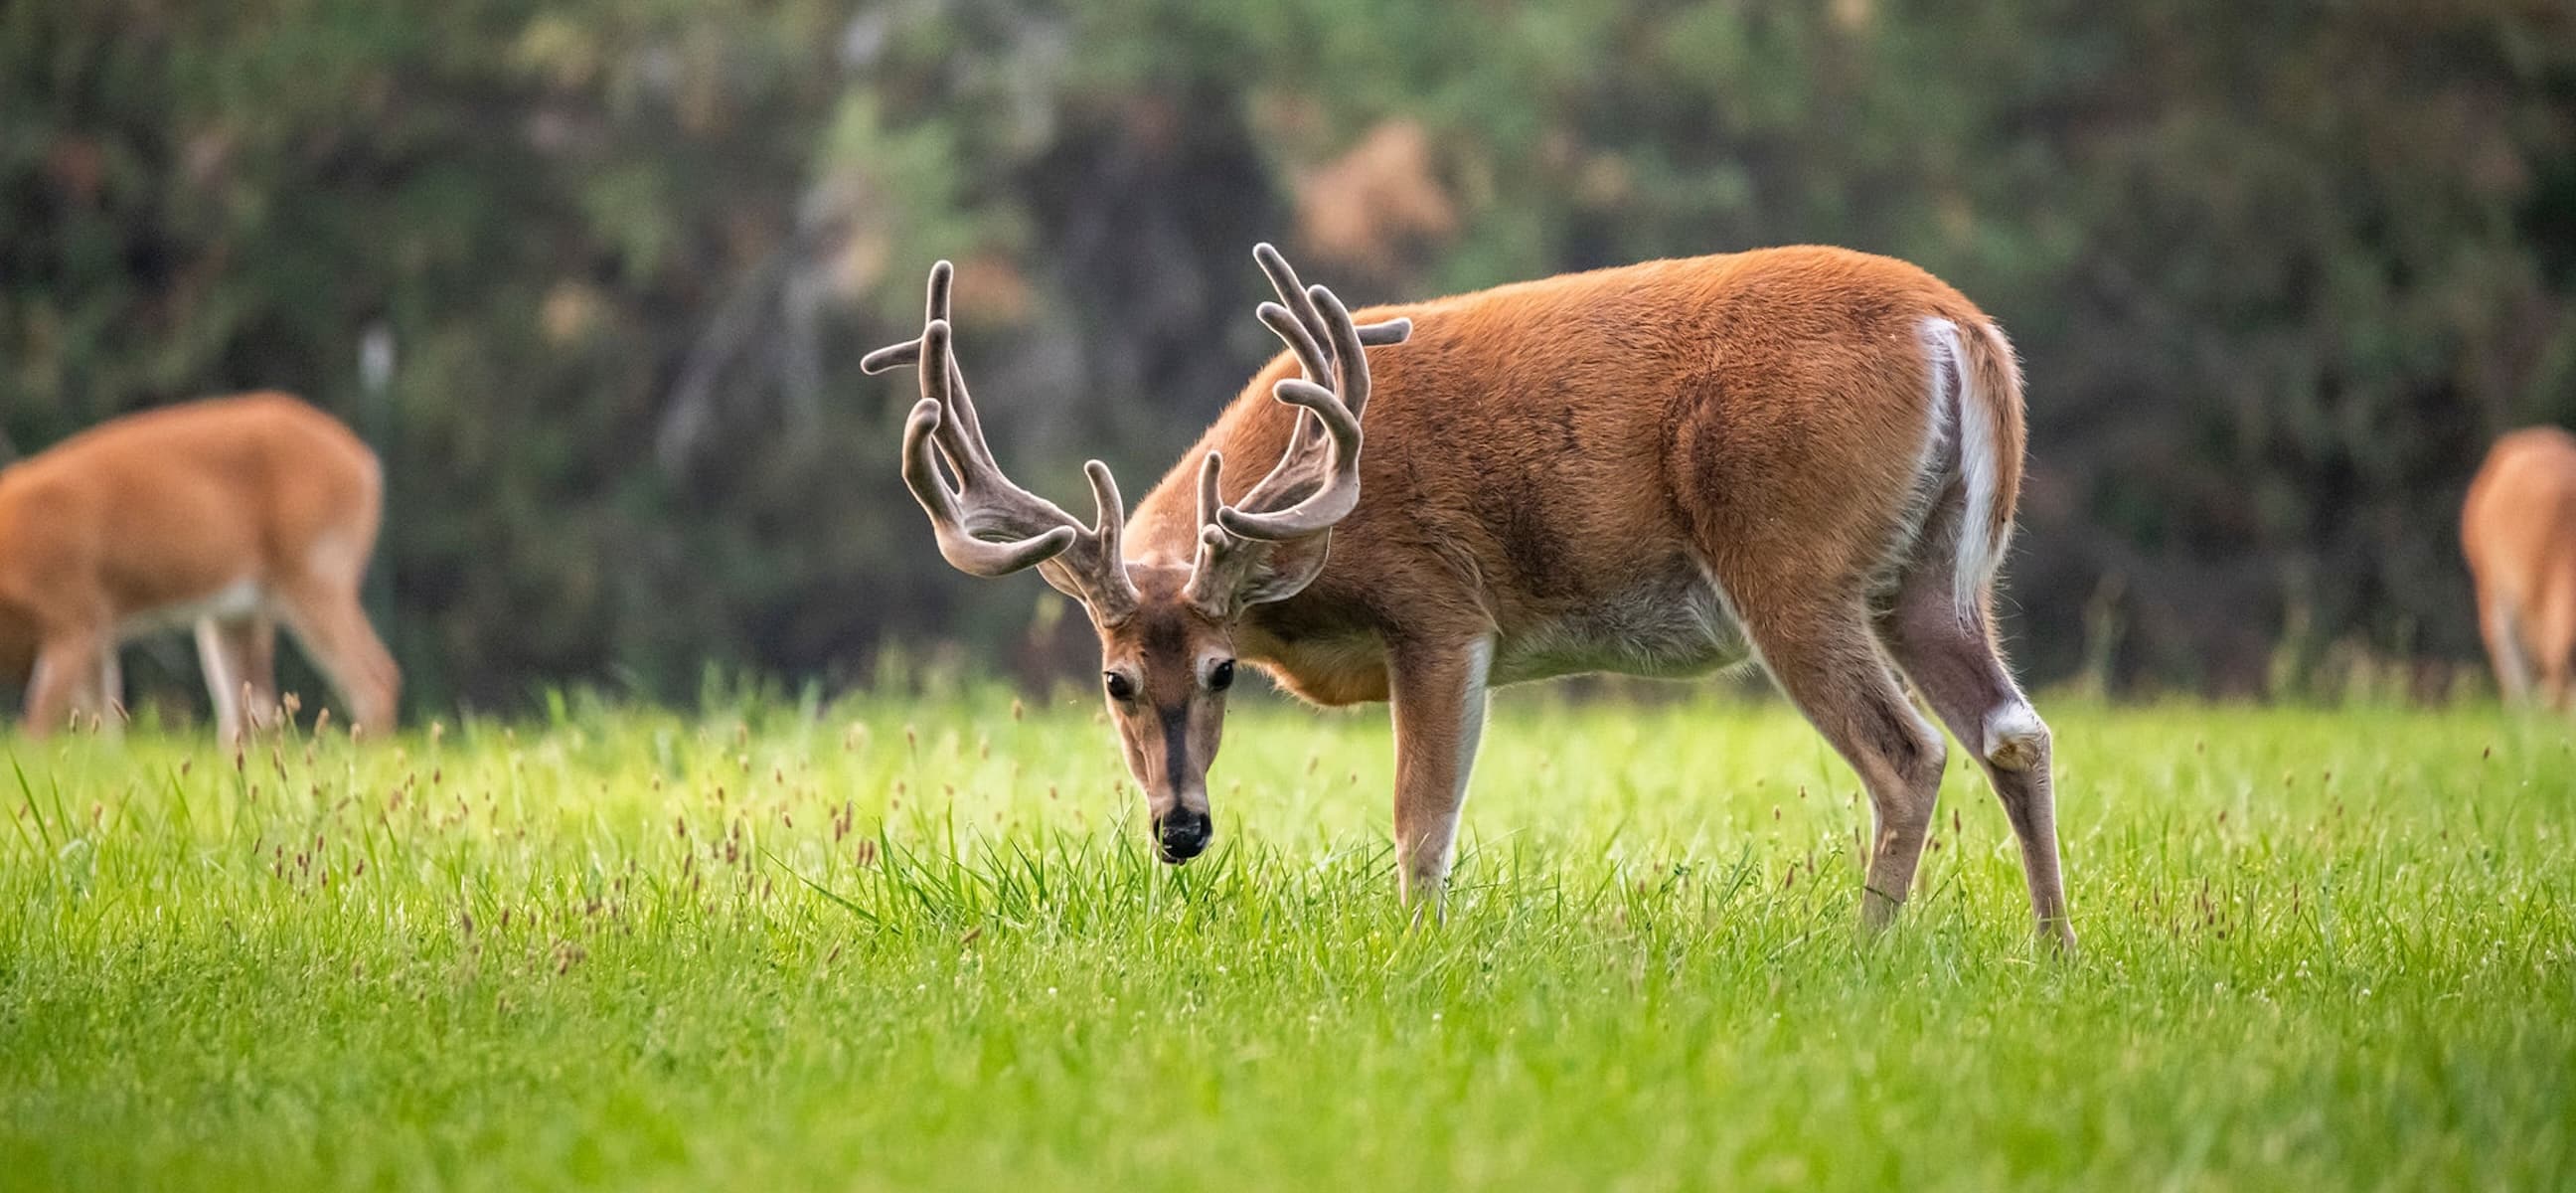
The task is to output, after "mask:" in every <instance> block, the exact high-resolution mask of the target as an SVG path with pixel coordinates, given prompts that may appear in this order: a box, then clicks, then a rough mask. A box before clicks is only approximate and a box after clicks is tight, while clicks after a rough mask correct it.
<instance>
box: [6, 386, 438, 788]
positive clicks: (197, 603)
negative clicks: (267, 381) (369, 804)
mask: <svg viewBox="0 0 2576 1193" xmlns="http://www.w3.org/2000/svg"><path fill="white" fill-rule="evenodd" d="M382 507H383V481H382V476H381V472H380V470H379V468H378V466H377V463H376V457H375V453H373V452H371V451H369V450H367V445H366V444H364V443H361V442H359V441H358V437H357V436H355V435H353V434H351V433H350V432H349V429H348V428H347V427H344V426H342V425H340V423H339V422H337V421H335V420H333V419H332V418H331V416H329V415H327V414H324V413H322V412H321V411H319V410H316V409H314V408H313V407H311V406H308V405H306V404H304V403H303V402H301V401H298V400H296V399H294V398H292V397H289V396H287V395H285V394H274V393H262V394H246V395H242V396H239V397H230V398H214V399H208V400H205V401H199V402H189V403H184V404H181V405H177V406H170V407H166V408H163V409H159V410H152V411H146V412H144V413H141V414H134V415H128V416H126V417H124V418H119V419H116V420H114V421H112V422H108V423H105V424H102V425H100V426H97V427H94V428H91V429H90V430H88V431H85V432H83V433H81V434H79V435H75V436H73V437H71V438H69V439H66V440H64V441H63V442H62V443H60V444H57V445H56V446H54V447H53V448H52V449H50V450H48V451H45V452H42V453H39V454H37V455H35V456H32V457H29V458H28V459H26V460H23V461H20V462H19V463H17V464H14V465H12V466H10V467H9V468H8V469H7V470H6V471H0V669H5V670H6V672H7V673H8V674H9V675H13V676H26V677H28V678H27V681H26V682H27V732H29V733H31V734H41V733H45V732H48V731H50V730H53V729H55V728H58V727H60V726H62V725H63V724H65V723H66V722H67V721H68V720H70V719H71V718H72V716H73V715H74V714H79V715H81V716H83V717H87V718H100V719H104V718H106V717H107V716H108V715H110V714H112V713H114V712H115V711H116V710H117V708H118V705H119V702H120V701H121V700H122V699H123V692H122V685H121V682H120V679H119V676H118V673H117V665H116V650H117V645H118V643H119V642H121V641H123V640H125V639H128V638H132V637H135V636H137V635H141V634H145V633H150V632H153V631H156V630H162V629H169V628H176V627H178V626H184V625H189V624H191V623H194V625H195V626H196V632H197V653H198V659H199V661H200V663H201V665H202V666H203V667H204V669H205V673H206V689H207V691H209V692H211V693H213V695H214V702H215V717H216V721H217V723H218V725H219V726H220V727H221V731H222V733H223V736H224V739H225V740H226V741H238V740H239V739H240V737H241V735H242V732H243V730H244V728H245V727H246V726H247V725H248V724H249V723H250V721H251V720H253V719H255V718H258V717H260V716H262V715H264V714H265V712H266V711H268V710H273V709H274V708H275V707H276V695H275V692H276V679H275V676H274V674H273V669H274V663H275V652H276V643H277V624H278V623H279V622H281V621H282V622H284V623H285V625H286V628H287V629H288V630H289V631H290V632H292V633H293V634H294V635H295V638H296V641H297V642H298V643H300V644H301V645H302V646H303V647H304V650H305V652H306V653H307V654H308V655H310V656H311V657H312V659H313V661H314V662H315V664H317V665H318V666H319V667H320V669H321V670H322V672H323V674H324V675H325V676H327V677H328V678H329V679H330V680H331V682H332V684H333V685H335V686H336V687H338V688H339V690H340V694H341V696H342V697H343V698H344V699H345V700H347V702H348V712H349V714H350V716H351V717H352V718H353V719H354V721H355V723H356V724H357V725H359V726H363V727H364V728H366V729H368V730H370V731H375V732H382V731H384V730H386V729H389V728H391V727H392V724H393V717H394V701H395V696H396V693H397V691H398V689H399V687H400V685H401V682H402V676H401V673H400V672H398V671H397V670H396V669H395V667H394V661H393V658H392V657H391V656H389V655H387V654H386V653H385V648H384V644H383V643H382V642H379V641H377V639H376V633H375V630H374V629H372V628H371V627H369V626H368V624H367V616H366V613H365V612H364V611H363V610H362V609H360V608H359V605H358V584H359V580H360V579H361V578H362V577H363V576H364V575H365V574H366V569H367V556H368V555H369V554H370V553H371V552H373V551H374V549H375V542H376V525H377V519H378V516H379V513H380V512H381V510H382ZM31 672H32V674H31Z"/></svg>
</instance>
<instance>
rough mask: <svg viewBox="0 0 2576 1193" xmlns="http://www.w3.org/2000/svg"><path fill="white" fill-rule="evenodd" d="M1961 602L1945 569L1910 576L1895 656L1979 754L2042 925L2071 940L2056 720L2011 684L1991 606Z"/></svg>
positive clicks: (1896, 622) (1888, 618)
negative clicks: (2053, 734) (2054, 755)
mask: <svg viewBox="0 0 2576 1193" xmlns="http://www.w3.org/2000/svg"><path fill="white" fill-rule="evenodd" d="M1978 604H1979V605H1980V607H1979V608H1974V609H1969V610H1965V611H1964V615H1963V611H1962V610H1960V609H1959V607H1958V605H1957V598H1956V596H1955V595H1954V590H1953V589H1952V587H1951V584H1950V578H1949V576H1948V575H1947V574H1939V575H1928V576H1914V577H1908V578H1907V580H1906V582H1905V583H1904V585H1903V586H1902V587H1901V588H1900V589H1899V590H1898V593H1897V597H1896V604H1895V607H1894V608H1893V609H1891V610H1890V611H1889V612H1888V613H1887V614H1886V615H1885V616H1883V617H1882V618H1881V619H1880V623H1879V628H1880V631H1881V633H1882V635H1883V636H1884V638H1885V640H1886V642H1887V645H1888V649H1889V650H1890V651H1891V652H1892V653H1894V654H1895V656H1896V661H1897V665H1898V666H1900V667H1903V668H1904V669H1905V674H1906V676H1907V678H1909V679H1912V680H1913V681H1914V686H1915V687H1916V689H1918V690H1919V691H1921V692H1922V693H1923V698H1924V699H1925V700H1926V701H1927V702H1929V703H1930V704H1931V705H1932V710H1933V712H1935V713H1937V714H1938V715H1939V716H1940V718H1941V720H1942V721H1943V722H1944V723H1946V724H1947V725H1949V727H1950V732H1951V733H1952V734H1953V735H1955V736H1956V737H1957V738H1958V739H1959V744H1961V745H1963V746H1966V747H1967V748H1968V751H1969V752H1970V753H1972V754H1974V755H1976V757H1977V761H1978V764H1979V765H1980V766H1982V767H1983V768H1984V769H1985V772H1986V781H1987V782H1988V783H1989V784H1991V785H1992V786H1993V787H1994V790H1995V797H1996V798H1997V799H1998V800H2001V801H2002V802H2003V806H2004V815H2005V817H2006V818H2007V819H2009V820H2011V821H2012V826H2013V834H2014V835H2015V836H2016V837H2018V838H2020V841H2021V861H2022V872H2023V875H2024V877H2025V878H2027V879H2028V881H2029V884H2030V906H2031V914H2032V915H2033V916H2034V917H2035V918H2036V920H2037V921H2038V927H2039V933H2040V935H2041V936H2043V937H2046V938H2048V939H2049V940H2051V941H2053V942H2054V943H2056V944H2058V945H2060V946H2062V947H2065V948H2068V949H2072V948H2073V947H2074V946H2075V928H2074V924H2073V923H2072V921H2070V920H2069V919H2068V918H2067V914H2066V885H2065V879H2064V877H2063V875H2062V874H2061V873H2060V871H2059V865H2058V854H2057V789H2056V783H2055V780H2054V779H2053V778H2052V777H2051V776H2050V774H2049V753H2050V741H2049V732H2048V725H2047V723H2046V722H2044V721H2041V720H2040V719H2039V714H2038V713H2037V712H2036V711H2034V710H2032V708H2031V706H2030V701H2029V700H2028V699H2027V698H2025V697H2024V696H2023V695H2022V693H2021V688H2020V687H2019V686H2018V685H2016V684H2014V683H2013V679H2012V673H2011V672H2010V671H2009V670H2007V669H2006V668H2005V666H2004V662H2003V658H2002V656H2001V655H2000V654H1999V653H1998V652H1997V650H1996V647H1995V642H1994V635H1993V632H1992V630H1991V629H1989V626H1990V625H1991V624H1992V622H1991V618H1990V615H1989V614H1988V612H1987V610H1986V609H1985V608H1983V607H1982V606H1983V604H1984V602H1983V600H1982V599H1980V600H1979V601H1978Z"/></svg>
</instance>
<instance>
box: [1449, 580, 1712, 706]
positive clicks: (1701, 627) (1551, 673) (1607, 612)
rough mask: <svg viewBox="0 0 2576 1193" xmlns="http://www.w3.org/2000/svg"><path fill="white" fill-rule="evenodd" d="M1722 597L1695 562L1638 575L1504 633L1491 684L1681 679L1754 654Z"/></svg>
mask: <svg viewBox="0 0 2576 1193" xmlns="http://www.w3.org/2000/svg"><path fill="white" fill-rule="evenodd" d="M1751 655H1752V649H1751V648H1750V647H1749V646H1747V645H1746V643H1745V639H1744V630H1743V627H1741V626H1739V625H1737V624H1736V621H1735V616H1734V614H1733V613H1731V612H1729V611H1728V609H1727V604H1726V597H1725V594H1724V593H1722V592H1720V591H1719V590H1718V586H1717V583H1716V582H1715V581H1714V580H1712V579H1710V578H1709V577H1708V575H1707V573H1705V572H1703V571H1701V570H1700V569H1698V568H1697V567H1695V566H1693V567H1690V568H1688V569H1687V570H1680V569H1677V570H1674V571H1671V572H1667V573H1665V574H1662V575H1657V576H1652V577H1647V578H1643V579H1641V580H1639V581H1638V582H1637V583H1636V584H1634V585H1632V586H1630V587H1629V588H1628V589H1627V590H1625V591H1623V592H1621V593H1619V594H1618V595H1617V596H1614V597H1612V598H1611V599H1609V600H1605V601H1600V602H1597V603H1595V604H1593V605H1591V606H1589V607H1587V608H1584V609H1582V610H1580V611H1578V612H1575V613H1572V614H1568V615H1566V616H1563V617H1559V618H1555V619H1552V620H1550V621H1547V622H1544V623H1542V624H1539V625H1535V626H1527V627H1520V628H1518V629H1515V630H1512V631H1507V632H1506V633H1504V634H1503V635H1502V637H1501V639H1500V641H1498V642H1497V643H1496V645H1495V649H1494V665H1493V682H1495V683H1498V684H1499V683H1523V682H1527V681H1530V680H1538V679H1549V678H1553V677H1556V676H1560V675H1576V674H1581V673H1584V672H1592V671H1606V672H1610V673H1613V674H1618V675H1639V676H1646V677H1649V678H1656V679H1678V678H1683V677H1687V676H1693V675H1706V674H1708V673H1709V672H1712V671H1717V670H1721V669H1723V668H1726V667H1731V666H1733V665H1735V664H1737V663H1741V662H1743V661H1745V660H1746V659H1747V658H1749V657H1751Z"/></svg>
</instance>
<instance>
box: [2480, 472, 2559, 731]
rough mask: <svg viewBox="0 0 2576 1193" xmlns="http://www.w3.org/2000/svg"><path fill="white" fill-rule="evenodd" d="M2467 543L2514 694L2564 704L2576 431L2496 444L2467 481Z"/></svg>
mask: <svg viewBox="0 0 2576 1193" xmlns="http://www.w3.org/2000/svg"><path fill="white" fill-rule="evenodd" d="M2460 547H2461V550H2462V551H2463V552H2464V553H2466V554H2467V555H2468V557H2469V574H2470V576H2471V577H2472V578H2473V579H2474V580H2475V581H2476V582H2477V596H2478V629H2479V630H2480V631H2481V632H2482V633H2483V634H2484V635H2485V637H2486V642H2487V657H2488V658H2489V659H2490V660H2491V661H2492V662H2493V663H2494V664H2495V673H2496V685H2497V686H2498V687H2500V688H2502V689H2503V691H2504V695H2505V698H2506V699H2508V700H2527V699H2529V698H2531V697H2532V695H2533V694H2534V692H2533V689H2534V685H2535V682H2536V684H2537V687H2538V695H2539V697H2540V699H2541V700H2542V702H2544V703H2546V704H2548V705H2549V706H2550V707H2552V708H2562V709H2563V708H2566V707H2567V697H2568V670H2569V668H2570V667H2571V666H2576V435H2569V434H2568V433H2567V432H2565V431H2562V430H2559V429H2558V428H2556V427H2531V428H2528V429H2525V430H2520V431H2515V432H2513V433H2512V434H2509V435H2506V436H2505V437H2503V438H2501V439H2498V440H2496V443H2495V446H2494V447H2493V448H2491V449H2489V450H2488V452H2487V462H2486V464H2485V465H2484V466H2482V467H2480V468H2479V469H2478V475H2477V479H2476V480H2474V481H2471V482H2470V483H2469V497H2468V501H2467V502H2466V503H2465V504H2464V505H2463V506H2462V508H2461V510H2460Z"/></svg>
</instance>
